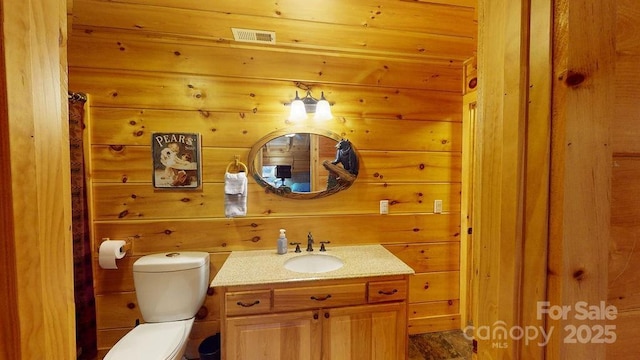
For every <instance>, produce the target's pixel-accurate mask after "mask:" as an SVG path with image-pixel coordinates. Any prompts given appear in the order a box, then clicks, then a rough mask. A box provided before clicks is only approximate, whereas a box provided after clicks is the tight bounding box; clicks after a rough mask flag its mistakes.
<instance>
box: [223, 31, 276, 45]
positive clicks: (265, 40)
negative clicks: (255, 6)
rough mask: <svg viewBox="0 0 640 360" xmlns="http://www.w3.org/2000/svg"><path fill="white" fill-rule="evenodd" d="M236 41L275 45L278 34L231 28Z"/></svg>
mask: <svg viewBox="0 0 640 360" xmlns="http://www.w3.org/2000/svg"><path fill="white" fill-rule="evenodd" d="M231 31H233V38H234V40H235V41H241V42H249V43H256V44H275V43H276V33H275V32H274V31H264V30H250V29H238V28H231Z"/></svg>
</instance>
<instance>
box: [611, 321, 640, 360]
mask: <svg viewBox="0 0 640 360" xmlns="http://www.w3.org/2000/svg"><path fill="white" fill-rule="evenodd" d="M639 322H640V311H639V310H634V311H623V312H620V313H618V315H617V318H616V319H615V320H613V321H608V322H607V325H614V326H615V334H616V339H615V341H614V342H613V343H610V344H607V345H606V346H607V359H613V360H618V359H624V360H627V359H628V360H632V359H637V358H638V323H639Z"/></svg>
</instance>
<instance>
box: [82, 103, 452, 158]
mask: <svg viewBox="0 0 640 360" xmlns="http://www.w3.org/2000/svg"><path fill="white" fill-rule="evenodd" d="M283 109H284V107H283ZM285 110H286V109H285ZM333 111H335V110H333ZM334 114H335V115H336V116H337V115H338V114H337V113H334ZM91 116H92V118H95V119H96V120H95V121H92V122H91V125H90V126H91V143H92V144H94V145H97V144H101V145H144V146H150V144H151V133H153V132H168V131H175V128H176V123H179V124H180V129H181V131H184V132H198V133H200V134H202V145H203V146H204V147H208V146H215V147H222V148H251V147H252V146H253V144H255V143H257V142H258V141H259V140H260V139H262V138H263V137H264V136H266V135H268V134H270V133H271V132H273V131H276V130H283V129H300V128H305V127H310V128H321V129H326V130H330V131H332V132H334V133H336V134H339V135H341V136H343V137H345V138H348V139H349V140H350V141H351V142H352V143H353V144H354V147H355V148H356V149H357V150H379V151H400V150H403V151H441V152H460V151H461V150H462V142H461V141H462V139H461V132H462V130H461V129H462V128H461V123H458V122H447V121H421V120H406V119H404V120H399V119H397V118H395V117H393V116H390V115H388V116H387V117H386V118H377V119H365V118H361V117H354V118H346V117H339V118H337V119H334V120H331V121H328V122H321V123H317V122H314V121H310V122H305V123H302V124H288V123H287V122H285V120H284V117H285V116H286V114H284V110H282V109H281V110H280V112H279V113H278V114H277V116H274V115H273V114H271V115H268V114H253V113H242V112H232V113H229V112H213V111H202V110H200V111H172V110H149V109H123V108H104V107H102V108H101V107H96V106H93V107H92V108H91ZM389 165H391V164H389Z"/></svg>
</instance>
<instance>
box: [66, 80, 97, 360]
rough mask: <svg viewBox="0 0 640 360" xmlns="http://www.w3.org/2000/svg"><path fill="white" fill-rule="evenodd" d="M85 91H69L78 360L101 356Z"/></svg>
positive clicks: (90, 359)
mask: <svg viewBox="0 0 640 360" xmlns="http://www.w3.org/2000/svg"><path fill="white" fill-rule="evenodd" d="M86 101H87V98H86V96H85V95H84V94H82V93H75V94H69V146H70V149H69V150H70V155H71V156H70V157H71V159H70V160H71V204H72V212H71V214H72V219H71V220H72V232H73V272H74V294H75V305H76V347H77V359H78V360H93V359H95V358H96V356H97V343H96V311H95V299H94V296H93V275H92V262H91V240H90V238H89V216H88V212H87V211H88V204H87V196H86V189H85V186H86V181H85V174H84V153H83V145H82V135H83V132H84V122H83V119H84V104H85V102H86Z"/></svg>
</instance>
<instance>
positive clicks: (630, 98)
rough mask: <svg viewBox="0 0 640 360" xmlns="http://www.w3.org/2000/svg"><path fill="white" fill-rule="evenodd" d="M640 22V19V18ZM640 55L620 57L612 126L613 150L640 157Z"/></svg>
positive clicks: (618, 57) (617, 59)
mask: <svg viewBox="0 0 640 360" xmlns="http://www.w3.org/2000/svg"><path fill="white" fill-rule="evenodd" d="M638 18H640V15H638ZM638 64H640V51H639V50H636V53H635V54H634V55H627V54H620V53H618V55H617V58H616V77H615V94H616V97H615V107H614V109H615V116H614V117H613V123H612V126H611V138H612V140H613V141H612V149H613V152H614V153H618V154H640V141H638V139H639V138H640V113H638V100H640V87H638V86H637V84H639V83H640V70H639V69H638Z"/></svg>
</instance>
